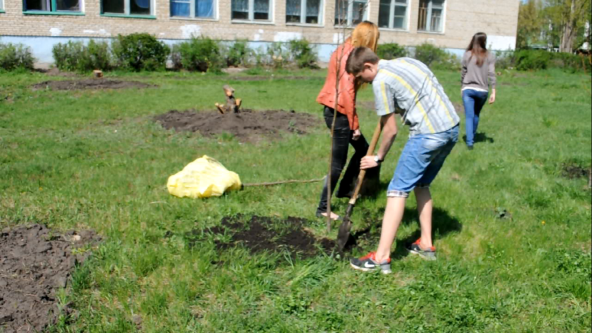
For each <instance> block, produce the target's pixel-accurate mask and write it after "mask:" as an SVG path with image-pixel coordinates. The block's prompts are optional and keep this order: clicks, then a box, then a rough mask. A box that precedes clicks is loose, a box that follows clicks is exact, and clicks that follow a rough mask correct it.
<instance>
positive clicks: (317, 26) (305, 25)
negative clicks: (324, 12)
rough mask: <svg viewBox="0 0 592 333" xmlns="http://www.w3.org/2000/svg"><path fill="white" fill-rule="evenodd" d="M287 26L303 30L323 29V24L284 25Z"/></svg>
mask: <svg viewBox="0 0 592 333" xmlns="http://www.w3.org/2000/svg"><path fill="white" fill-rule="evenodd" d="M286 25H287V26H293V27H305V28H324V27H325V26H324V25H323V24H311V23H286Z"/></svg>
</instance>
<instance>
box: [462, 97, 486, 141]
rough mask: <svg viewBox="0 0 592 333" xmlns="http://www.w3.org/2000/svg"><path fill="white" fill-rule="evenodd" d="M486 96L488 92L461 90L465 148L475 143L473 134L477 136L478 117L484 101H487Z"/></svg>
mask: <svg viewBox="0 0 592 333" xmlns="http://www.w3.org/2000/svg"><path fill="white" fill-rule="evenodd" d="M488 94H489V93H488V92H485V91H477V90H473V89H465V90H463V93H462V99H463V104H464V106H465V118H466V119H465V129H466V132H467V146H472V145H473V144H474V143H475V134H477V127H479V115H480V114H481V109H483V105H485V101H487V95H488Z"/></svg>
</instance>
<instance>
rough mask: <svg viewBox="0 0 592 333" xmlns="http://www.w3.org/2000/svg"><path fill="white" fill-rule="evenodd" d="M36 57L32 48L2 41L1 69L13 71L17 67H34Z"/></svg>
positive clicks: (0, 45) (0, 53) (0, 47)
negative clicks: (32, 52)
mask: <svg viewBox="0 0 592 333" xmlns="http://www.w3.org/2000/svg"><path fill="white" fill-rule="evenodd" d="M34 62H35V58H33V55H32V54H31V49H30V48H29V47H28V46H24V45H22V44H11V43H8V44H1V43H0V69H1V70H6V71H11V70H15V69H19V68H22V69H33V63H34Z"/></svg>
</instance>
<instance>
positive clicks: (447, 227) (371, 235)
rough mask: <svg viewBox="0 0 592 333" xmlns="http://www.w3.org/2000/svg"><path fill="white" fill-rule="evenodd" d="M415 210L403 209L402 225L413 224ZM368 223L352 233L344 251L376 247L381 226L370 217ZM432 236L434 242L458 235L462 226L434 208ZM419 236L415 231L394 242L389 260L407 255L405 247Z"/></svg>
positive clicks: (418, 232) (443, 211)
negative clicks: (454, 234)
mask: <svg viewBox="0 0 592 333" xmlns="http://www.w3.org/2000/svg"><path fill="white" fill-rule="evenodd" d="M416 216H417V210H415V209H410V208H405V213H404V215H403V221H401V224H402V225H409V224H411V223H414V222H415V221H416V220H417V219H416ZM370 220H371V221H369V220H368V219H366V221H365V222H366V223H368V222H370V223H369V225H368V224H367V227H366V228H364V229H361V230H358V231H356V232H354V233H352V235H351V237H350V238H349V240H348V242H347V244H346V246H345V251H346V252H351V251H352V250H353V249H354V248H357V247H366V246H368V245H370V244H373V245H372V246H374V247H375V246H377V244H378V241H379V239H380V232H381V226H380V223H379V224H378V225H376V223H375V222H373V221H372V220H374V221H375V220H376V218H375V217H374V218H373V217H372V216H371V217H370ZM432 221H433V222H432V234H433V237H434V240H436V237H437V238H442V237H444V236H445V235H447V234H449V233H453V232H454V233H458V232H460V231H461V230H462V224H461V223H460V221H459V220H458V219H456V218H455V217H452V216H450V215H449V214H448V212H447V211H445V210H444V209H441V208H437V207H434V210H433V213H432ZM420 235H421V231H420V230H419V229H417V230H416V231H414V232H413V233H412V234H411V235H409V236H407V237H405V238H403V239H397V240H396V248H395V251H394V253H392V254H391V259H393V260H399V259H402V258H404V257H406V256H408V255H409V251H407V246H409V245H410V244H412V243H413V242H415V241H416V240H417V239H418V238H419V237H420Z"/></svg>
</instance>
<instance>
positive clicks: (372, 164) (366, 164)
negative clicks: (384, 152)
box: [360, 156, 378, 170]
mask: <svg viewBox="0 0 592 333" xmlns="http://www.w3.org/2000/svg"><path fill="white" fill-rule="evenodd" d="M377 166H378V163H376V161H375V160H374V156H364V157H362V161H361V162H360V169H362V170H366V169H372V168H376V167H377Z"/></svg>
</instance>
